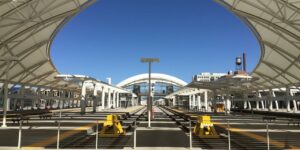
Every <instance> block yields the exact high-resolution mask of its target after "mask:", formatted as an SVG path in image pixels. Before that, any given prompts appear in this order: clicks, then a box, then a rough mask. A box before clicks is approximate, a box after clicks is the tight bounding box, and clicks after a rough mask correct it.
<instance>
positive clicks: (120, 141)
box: [49, 107, 146, 149]
mask: <svg viewBox="0 0 300 150" xmlns="http://www.w3.org/2000/svg"><path fill="white" fill-rule="evenodd" d="M145 115H146V108H145V107H143V108H141V109H138V110H137V111H135V112H134V113H132V114H129V113H127V114H126V116H123V117H122V119H121V120H120V121H121V123H122V125H123V128H125V130H126V135H125V136H120V137H105V138H104V137H100V136H99V139H98V147H99V148H123V147H132V146H133V137H132V133H133V128H132V127H133V125H134V123H135V122H136V121H138V120H139V119H141V118H143V117H144V116H145ZM101 128H102V124H99V130H101ZM95 134H96V123H95V125H94V126H93V127H92V131H90V133H87V132H86V131H82V132H80V133H77V134H76V135H74V136H72V137H70V138H67V139H64V140H63V141H61V143H60V145H61V148H82V149H83V148H95V145H96V136H95ZM49 147H52V148H53V147H55V145H50V146H49Z"/></svg>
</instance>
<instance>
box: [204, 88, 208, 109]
mask: <svg viewBox="0 0 300 150" xmlns="http://www.w3.org/2000/svg"><path fill="white" fill-rule="evenodd" d="M204 106H205V111H208V104H207V91H205V92H204Z"/></svg>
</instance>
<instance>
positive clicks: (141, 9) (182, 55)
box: [51, 0, 260, 84]
mask: <svg viewBox="0 0 300 150" xmlns="http://www.w3.org/2000/svg"><path fill="white" fill-rule="evenodd" d="M244 50H246V52H247V65H248V71H252V70H253V69H254V67H255V65H256V64H257V62H258V60H259V57H260V49H259V44H258V42H257V40H256V38H255V36H254V34H253V33H252V32H251V31H250V29H248V27H247V26H246V25H245V24H244V23H243V22H242V21H241V20H240V19H239V18H238V17H236V16H234V15H233V14H232V13H231V12H229V11H228V10H226V9H225V8H224V7H223V6H221V5H220V4H218V3H216V2H215V1H213V0H98V1H97V2H96V3H94V4H93V5H91V6H90V7H88V8H87V9H85V10H84V11H82V12H81V13H79V14H78V15H77V16H75V17H74V18H72V19H71V20H70V22H68V23H67V24H66V25H65V26H64V27H63V28H62V29H61V31H60V32H59V33H58V34H57V36H56V37H55V39H54V42H53V44H52V46H51V57H52V60H53V63H54V64H55V66H56V67H57V69H58V70H59V72H60V73H63V74H84V75H89V76H92V77H95V78H97V79H99V80H106V79H105V78H106V77H111V78H112V82H113V83H114V84H117V83H118V82H120V81H122V80H123V79H126V78H128V77H130V76H132V75H136V74H140V73H145V72H147V71H148V70H147V65H146V64H143V63H141V62H140V58H141V57H158V58H160V62H159V63H155V64H154V65H153V72H159V73H166V74H169V75H173V76H176V77H178V78H180V79H182V80H184V81H186V82H190V81H191V79H192V76H193V75H194V74H198V73H200V72H227V71H228V70H234V69H235V65H234V60H235V57H236V56H238V55H242V53H243V51H244Z"/></svg>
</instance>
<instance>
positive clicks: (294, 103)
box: [293, 100, 298, 112]
mask: <svg viewBox="0 0 300 150" xmlns="http://www.w3.org/2000/svg"><path fill="white" fill-rule="evenodd" d="M293 106H294V108H293V111H294V112H296V111H297V110H298V109H297V102H296V100H293Z"/></svg>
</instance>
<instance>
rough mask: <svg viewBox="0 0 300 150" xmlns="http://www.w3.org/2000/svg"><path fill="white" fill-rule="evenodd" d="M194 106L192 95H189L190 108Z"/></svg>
mask: <svg viewBox="0 0 300 150" xmlns="http://www.w3.org/2000/svg"><path fill="white" fill-rule="evenodd" d="M191 108H192V95H189V109H191Z"/></svg>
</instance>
